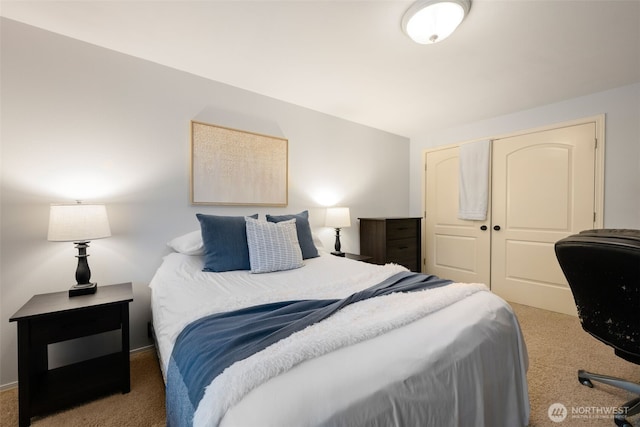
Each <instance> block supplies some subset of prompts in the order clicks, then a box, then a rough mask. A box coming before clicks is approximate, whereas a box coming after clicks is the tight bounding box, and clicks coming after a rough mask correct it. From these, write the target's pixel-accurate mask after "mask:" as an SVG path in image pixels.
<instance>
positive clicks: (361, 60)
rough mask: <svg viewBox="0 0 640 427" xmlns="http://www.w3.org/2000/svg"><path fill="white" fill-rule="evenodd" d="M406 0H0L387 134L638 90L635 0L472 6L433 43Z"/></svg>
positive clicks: (18, 14)
mask: <svg viewBox="0 0 640 427" xmlns="http://www.w3.org/2000/svg"><path fill="white" fill-rule="evenodd" d="M410 5H411V2H410V1H399V0H398V1H396V0H376V1H368V0H355V1H343V0H332V1H317V0H297V1H292V0H290V1H268V0H258V1H244V0H235V1H213V0H209V1H189V0H181V1H144V0H139V1H116V0H110V1H96V0H94V1H66V2H64V1H50V0H47V1H22V0H17V1H5V0H2V1H1V4H0V6H1V7H0V14H1V15H2V16H4V17H7V18H10V19H14V20H16V21H21V22H24V23H27V24H30V25H34V26H36V27H40V28H43V29H47V30H50V31H53V32H56V33H60V34H64V35H67V36H69V37H73V38H76V39H79V40H84V41H87V42H89V43H93V44H96V45H99V46H104V47H106V48H109V49H113V50H116V51H119V52H123V53H127V54H129V55H134V56H137V57H140V58H144V59H147V60H150V61H153V62H156V63H159V64H164V65H167V66H169V67H173V68H176V69H179V70H184V71H188V72H190V73H193V74H196V75H199V76H202V77H206V78H209V79H212V80H216V81H219V82H224V83H228V84H230V85H233V86H237V87H240V88H244V89H247V90H250V91H253V92H257V93H260V94H264V95H267V96H271V97H273V98H277V99H280V100H284V101H288V102H291V103H294V104H297V105H301V106H304V107H308V108H311V109H314V110H317V111H321V112H324V113H328V114H331V115H335V116H339V117H342V118H345V119H348V120H352V121H355V122H358V123H362V124H365V125H369V126H372V127H375V128H378V129H383V130H386V131H389V132H393V133H396V134H399V135H403V136H408V137H415V136H416V135H420V134H423V133H424V132H426V131H429V130H433V129H438V128H443V127H448V126H452V125H458V124H462V123H468V122H472V121H475V120H481V119H485V118H490V117H495V116H499V115H503V114H507V113H511V112H514V111H519V110H523V109H527V108H531V107H535V106H539V105H544V104H548V103H552V102H556V101H560V100H564V99H568V98H573V97H577V96H580V95H585V94H590V93H594V92H598V91H601V90H606V89H610V88H614V87H619V86H623V85H627V84H631V83H635V82H640V0H626V1H615V0H551V1H544V0H473V2H472V5H471V11H470V13H469V15H468V16H467V18H466V19H465V20H464V21H463V23H462V24H461V26H460V27H459V28H458V30H457V31H456V32H455V33H454V34H453V35H452V36H451V37H449V38H448V39H447V40H445V41H443V42H442V43H439V44H435V45H418V44H415V43H413V42H412V41H411V40H410V39H409V38H408V37H406V35H405V34H404V33H403V32H402V30H401V28H400V21H401V19H402V15H403V13H404V12H405V10H406V9H408V8H409V6H410Z"/></svg>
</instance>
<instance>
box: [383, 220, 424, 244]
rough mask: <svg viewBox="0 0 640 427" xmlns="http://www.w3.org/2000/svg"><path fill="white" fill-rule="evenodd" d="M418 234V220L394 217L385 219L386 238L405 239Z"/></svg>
mask: <svg viewBox="0 0 640 427" xmlns="http://www.w3.org/2000/svg"><path fill="white" fill-rule="evenodd" d="M417 234H418V221H415V220H405V219H396V220H389V221H387V240H396V239H405V238H407V237H414V238H415V236H416V235H417Z"/></svg>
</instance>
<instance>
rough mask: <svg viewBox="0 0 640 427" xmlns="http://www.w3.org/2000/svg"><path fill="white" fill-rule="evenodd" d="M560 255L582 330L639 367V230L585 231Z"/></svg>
mask: <svg viewBox="0 0 640 427" xmlns="http://www.w3.org/2000/svg"><path fill="white" fill-rule="evenodd" d="M555 250H556V256H557V258H558V261H559V263H560V267H561V268H562V271H563V272H564V275H565V277H566V278H567V281H568V282H569V286H570V287H571V292H572V293H573V298H574V300H575V302H576V307H577V309H578V316H579V318H580V322H581V324H582V328H583V329H584V330H585V331H587V332H589V333H590V334H591V335H593V336H594V337H596V338H597V339H599V340H600V341H602V342H604V343H606V344H608V345H610V346H612V347H613V348H614V349H615V351H616V354H617V355H618V356H620V357H623V358H625V359H627V360H629V361H632V362H634V363H639V364H640V230H621V229H600V230H586V231H583V232H581V233H579V234H575V235H572V236H568V237H566V238H564V239H562V240H559V241H558V242H556V244H555Z"/></svg>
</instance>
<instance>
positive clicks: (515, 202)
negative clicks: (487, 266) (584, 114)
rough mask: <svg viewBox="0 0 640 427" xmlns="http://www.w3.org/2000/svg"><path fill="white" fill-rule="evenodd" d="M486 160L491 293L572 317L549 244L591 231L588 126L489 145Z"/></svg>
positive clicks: (591, 128)
mask: <svg viewBox="0 0 640 427" xmlns="http://www.w3.org/2000/svg"><path fill="white" fill-rule="evenodd" d="M492 155H493V185H492V219H493V226H494V231H493V232H492V241H491V264H492V265H491V287H492V290H493V291H494V292H496V293H497V294H498V295H500V296H502V297H503V298H505V299H507V300H508V301H513V302H518V303H523V304H527V305H532V306H535V307H541V308H545V309H549V310H553V311H558V312H562V313H567V314H575V312H576V309H575V304H574V302H573V297H572V295H571V291H570V289H569V287H568V285H567V283H566V281H565V279H564V275H563V274H562V271H561V270H560V267H559V265H558V262H557V260H556V257H555V252H554V244H555V242H556V241H558V240H560V239H562V238H563V237H565V236H568V235H570V234H573V233H577V232H579V231H581V230H585V229H589V228H592V227H593V212H594V209H595V207H594V200H595V187H594V185H595V184H594V170H595V168H594V165H595V124H593V123H588V124H582V125H577V126H570V127H565V128H559V129H554V130H548V131H543V132H536V133H531V134H527V135H522V136H517V137H511V138H504V139H499V140H495V141H494V143H493V153H492ZM496 229H497V230H496Z"/></svg>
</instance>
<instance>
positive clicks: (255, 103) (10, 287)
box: [0, 19, 409, 385]
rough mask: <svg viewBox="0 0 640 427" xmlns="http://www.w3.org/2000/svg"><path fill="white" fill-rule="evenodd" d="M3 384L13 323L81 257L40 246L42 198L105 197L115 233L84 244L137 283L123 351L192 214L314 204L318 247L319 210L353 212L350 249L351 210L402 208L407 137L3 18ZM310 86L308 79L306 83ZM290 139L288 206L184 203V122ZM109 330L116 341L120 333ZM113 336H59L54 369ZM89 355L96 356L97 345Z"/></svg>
mask: <svg viewBox="0 0 640 427" xmlns="http://www.w3.org/2000/svg"><path fill="white" fill-rule="evenodd" d="M1 24H2V25H1V31H2V34H1V40H2V46H1V55H2V58H1V60H2V61H1V66H2V69H1V79H2V80H1V90H2V93H1V102H2V104H1V108H2V110H1V122H2V129H1V144H2V145H1V147H0V148H1V154H2V157H1V163H0V165H1V168H2V169H1V172H2V182H1V189H0V191H1V192H0V200H1V202H2V205H1V209H0V219H1V228H0V233H1V234H0V238H1V245H0V296H1V303H0V310H1V311H0V384H2V385H6V384H9V383H12V382H14V381H15V380H16V379H17V355H16V352H17V346H16V325H15V323H9V321H8V319H9V317H10V316H11V315H12V314H13V313H14V312H15V311H17V310H18V308H20V306H22V304H24V303H25V302H26V301H27V300H28V299H29V298H30V297H31V296H32V295H34V294H38V293H46V292H54V291H66V289H68V287H69V286H70V285H72V284H73V281H74V280H73V277H74V272H75V266H76V259H75V258H74V256H75V254H76V251H75V249H74V247H73V245H72V244H71V243H56V242H48V241H47V240H46V239H47V225H48V215H49V205H50V203H59V202H72V201H73V200H75V199H77V198H80V199H83V200H85V201H87V202H89V201H91V202H102V203H105V204H106V205H107V210H108V213H109V217H110V223H111V229H112V234H113V236H112V237H111V238H108V239H103V240H97V241H94V242H92V243H91V247H90V248H89V253H90V255H91V256H90V257H89V264H90V267H91V270H92V280H95V281H97V282H98V285H106V284H109V283H120V282H126V281H131V282H133V284H134V297H135V300H134V302H133V303H132V304H131V307H130V308H131V345H132V348H139V347H143V346H146V345H148V344H150V342H149V340H148V338H147V336H146V322H147V321H148V320H150V291H149V289H148V287H147V285H148V283H149V280H150V279H151V277H152V276H153V273H154V271H155V269H156V268H157V267H158V265H159V264H160V262H161V259H162V256H163V255H164V254H166V253H167V252H168V251H167V249H166V247H165V242H166V241H168V240H169V239H171V238H172V237H175V236H177V235H180V234H182V233H185V232H189V231H193V230H196V229H197V228H198V223H197V220H196V218H195V213H196V212H205V213H215V214H221V215H236V214H247V213H255V212H258V213H260V214H265V213H277V214H280V213H293V212H298V211H301V210H303V209H309V210H310V214H311V224H312V227H313V228H314V230H315V231H316V232H317V233H318V234H319V236H320V237H321V238H322V240H323V242H324V244H325V247H328V248H330V247H331V246H332V244H333V233H334V231H333V230H331V229H327V228H325V227H323V226H322V225H323V222H324V212H325V209H324V207H323V206H324V205H326V203H327V199H330V200H331V203H335V204H338V205H344V206H349V207H350V208H351V215H352V227H351V228H347V229H344V230H343V233H342V234H343V238H342V243H343V250H346V251H348V252H355V253H357V252H358V250H359V247H358V227H357V225H358V224H357V219H356V218H357V217H361V216H384V215H407V214H408V213H409V176H408V173H407V171H408V169H409V141H408V139H406V138H404V137H400V136H397V135H393V134H389V133H386V132H383V131H379V130H376V129H372V128H368V127H365V126H361V125H358V124H354V123H351V122H348V121H345V120H342V119H338V118H335V117H331V116H327V115H324V114H320V113H317V112H314V111H311V110H308V109H305V108H301V107H298V106H295V105H291V104H287V103H284V102H281V101H278V100H275V99H272V98H268V97H264V96H261V95H258V94H255V93H251V92H247V91H244V90H240V89H237V88H234V87H230V86H227V85H224V84H220V83H217V82H213V81H210V80H206V79H202V78H199V77H197V76H194V75H191V74H187V73H184V72H180V71H176V70H173V69H170V68H166V67H163V66H160V65H157V64H154V63H151V62H147V61H143V60H140V59H137V58H133V57H130V56H126V55H122V54H119V53H116V52H113V51H109V50H106V49H103V48H99V47H96V46H93V45H90V44H86V43H83V42H79V41H76V40H73V39H69V38H66V37H62V36H59V35H55V34H52V33H49V32H46V31H42V30H40V29H36V28H33V27H29V26H26V25H23V24H20V23H17V22H14V21H10V20H6V19H2V21H1ZM313 84H314V82H312V81H310V82H309V85H313ZM193 119H196V120H201V121H205V122H208V123H213V124H220V125H226V126H230V127H234V128H239V129H244V130H249V131H254V132H260V133H266V134H269V135H276V136H283V137H285V138H287V139H288V140H289V206H288V207H286V208H268V207H261V208H253V207H194V206H191V205H190V203H189V196H188V194H189V143H190V141H189V123H190V120H193ZM114 337H115V338H114ZM115 341H117V335H114V334H106V335H105V336H101V337H98V338H96V339H94V340H93V341H91V340H89V341H86V340H85V342H83V343H82V344H78V343H71V344H69V343H66V344H60V345H57V346H55V347H54V348H52V349H51V351H50V359H51V362H52V365H53V366H56V365H58V364H61V363H66V362H68V361H71V360H76V359H79V358H83V357H86V356H87V355H89V354H92V353H94V352H96V353H97V352H101V351H104V349H103V348H101V347H105V348H107V347H110V346H112V345H115V344H114V342H115ZM94 349H95V351H94Z"/></svg>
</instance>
